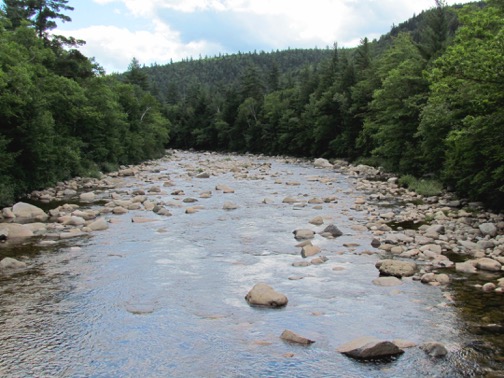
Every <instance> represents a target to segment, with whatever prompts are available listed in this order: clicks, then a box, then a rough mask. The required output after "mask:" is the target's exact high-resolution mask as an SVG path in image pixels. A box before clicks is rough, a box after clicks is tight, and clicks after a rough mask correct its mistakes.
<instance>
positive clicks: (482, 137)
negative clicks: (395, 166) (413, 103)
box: [418, 3, 504, 208]
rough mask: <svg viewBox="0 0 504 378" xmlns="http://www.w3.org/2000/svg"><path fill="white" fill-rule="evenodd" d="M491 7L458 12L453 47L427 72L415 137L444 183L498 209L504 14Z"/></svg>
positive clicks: (502, 174)
mask: <svg viewBox="0 0 504 378" xmlns="http://www.w3.org/2000/svg"><path fill="white" fill-rule="evenodd" d="M491 4H493V3H490V4H489V5H488V6H486V7H484V8H477V7H471V6H469V7H466V8H464V9H463V10H462V11H461V12H460V21H461V23H462V26H461V27H460V29H459V30H458V32H457V34H456V37H455V40H454V42H453V44H452V45H450V46H449V47H448V48H447V50H446V52H445V53H444V54H443V55H442V56H441V57H440V58H439V59H438V60H436V62H435V63H434V66H433V68H432V70H431V71H430V72H429V80H430V81H431V95H430V97H429V101H428V106H427V107H426V108H425V110H424V111H423V113H422V117H421V123H420V126H419V131H418V134H419V136H420V137H421V138H422V139H423V144H422V152H423V156H424V157H425V162H426V163H430V164H436V165H435V167H436V170H437V171H439V172H440V173H441V174H442V177H443V178H444V180H445V182H446V183H448V184H449V185H450V186H452V187H453V188H454V189H455V190H456V191H457V192H459V193H460V194H462V195H466V196H469V197H470V198H473V199H478V200H484V201H486V202H487V203H488V204H490V205H492V206H495V207H498V208H502V207H503V206H504V169H503V167H504V132H503V130H504V110H503V109H504V74H503V72H504V50H503V48H502V46H504V10H503V8H502V7H499V6H492V5H491ZM436 155H437V156H442V158H439V157H438V158H433V157H432V156H436ZM429 156H430V157H429Z"/></svg>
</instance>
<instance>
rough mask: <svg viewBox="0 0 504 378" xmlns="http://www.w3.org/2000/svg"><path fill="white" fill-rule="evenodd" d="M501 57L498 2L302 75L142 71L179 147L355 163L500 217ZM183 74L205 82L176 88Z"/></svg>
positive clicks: (427, 17)
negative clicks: (428, 184) (427, 181)
mask: <svg viewBox="0 0 504 378" xmlns="http://www.w3.org/2000/svg"><path fill="white" fill-rule="evenodd" d="M503 46H504V9H503V6H502V2H500V1H497V0H488V1H486V2H480V3H474V4H470V5H467V6H464V7H461V6H458V7H448V6H446V5H445V3H444V2H443V1H442V0H438V1H436V6H435V7H434V8H433V9H431V10H429V11H426V12H423V13H422V14H420V15H418V16H416V17H414V18H413V19H412V20H409V21H407V22H405V23H404V24H401V25H399V26H397V27H393V28H392V31H391V33H389V34H387V35H386V36H383V37H382V38H380V39H379V40H374V41H369V40H368V39H367V38H364V39H363V40H362V41H361V44H360V45H359V46H358V47H357V48H355V49H341V48H338V47H337V46H336V45H335V46H334V48H333V49H332V50H320V52H321V51H323V52H324V53H325V54H326V56H325V57H322V59H320V60H316V59H315V60H311V61H305V63H307V64H304V65H296V64H293V65H292V66H288V65H287V64H286V63H285V62H283V63H282V69H279V67H280V66H279V65H278V63H277V62H275V57H277V56H278V55H276V53H273V54H270V55H271V56H270V57H269V61H268V63H267V64H263V63H262V62H264V60H261V54H257V53H253V54H249V55H248V57H247V59H246V60H245V61H244V60H243V59H244V57H243V56H230V57H224V58H223V57H219V58H213V59H200V60H198V61H187V62H182V63H177V64H178V65H180V66H179V67H176V70H175V69H174V67H170V66H173V64H172V65H168V66H166V68H165V69H166V71H164V70H163V67H161V66H158V67H154V68H152V67H151V68H148V69H146V70H145V72H146V73H147V75H149V77H150V80H152V81H157V82H163V85H162V88H158V92H157V94H158V95H159V96H160V98H161V99H162V100H163V102H164V103H165V106H166V109H167V114H168V116H169V118H170V120H171V122H172V124H173V126H172V134H171V138H172V139H171V142H172V145H173V146H175V147H181V148H195V149H211V150H231V151H241V152H244V151H249V152H258V153H266V154H289V155H296V156H307V157H313V156H323V157H327V158H336V157H339V158H348V159H350V160H356V159H360V160H361V161H365V162H367V163H370V164H375V165H381V166H382V167H384V168H385V169H387V170H389V171H392V172H395V173H398V174H409V175H414V176H416V177H419V178H420V177H424V176H429V177H435V178H437V179H438V180H440V181H441V182H442V183H443V184H444V185H445V186H446V187H449V188H451V189H453V190H455V191H456V192H458V193H459V194H461V195H463V196H467V197H468V198H471V199H474V200H483V201H485V202H487V203H488V204H489V205H491V206H494V207H500V208H502V207H503V206H504V113H503V112H504V111H503V109H504V76H503V75H504V74H503V73H504V69H503V64H504V49H503ZM297 54H298V55H297V56H300V55H302V54H303V52H302V51H299V52H297ZM307 54H309V53H307ZM266 55H268V54H266ZM288 56H289V54H288V52H286V53H285V55H284V56H283V58H284V59H287V60H288ZM238 58H239V59H238ZM225 60H227V62H225ZM215 67H218V68H215ZM212 70H215V72H216V75H217V79H216V80H215V81H214V82H212V81H211V80H210V79H208V75H211V74H208V72H212ZM183 71H185V72H191V71H192V72H204V73H205V72H207V73H205V75H206V76H204V77H201V76H198V75H197V74H194V75H192V76H188V77H186V79H187V80H186V81H185V83H184V85H181V84H180V77H178V76H177V75H175V74H174V73H175V72H183ZM163 72H164V74H165V76H164V77H163V78H162V79H160V78H161V77H162V76H163ZM226 72H228V73H229V72H233V74H229V75H230V76H231V77H232V80H229V81H227V82H224V81H223V80H222V77H224V76H225V74H226ZM172 74H174V75H172Z"/></svg>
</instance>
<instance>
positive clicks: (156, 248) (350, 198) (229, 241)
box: [0, 152, 502, 377]
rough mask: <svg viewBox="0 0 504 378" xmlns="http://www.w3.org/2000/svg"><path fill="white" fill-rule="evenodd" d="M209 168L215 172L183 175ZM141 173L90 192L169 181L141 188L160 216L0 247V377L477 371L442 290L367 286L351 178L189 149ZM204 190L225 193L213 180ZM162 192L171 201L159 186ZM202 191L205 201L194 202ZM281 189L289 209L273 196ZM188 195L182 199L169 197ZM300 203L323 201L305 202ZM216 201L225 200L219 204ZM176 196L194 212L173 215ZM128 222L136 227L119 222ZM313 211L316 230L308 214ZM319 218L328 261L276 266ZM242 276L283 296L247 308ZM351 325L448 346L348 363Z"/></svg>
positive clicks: (469, 337) (406, 284)
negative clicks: (268, 305) (278, 302)
mask: <svg viewBox="0 0 504 378" xmlns="http://www.w3.org/2000/svg"><path fill="white" fill-rule="evenodd" d="M231 166H232V167H238V168H239V169H234V170H233V169H226V167H231ZM215 167H220V168H224V169H220V170H218V171H217V172H218V173H214V174H212V175H210V177H209V178H196V177H195V176H194V173H195V172H200V171H211V170H212V169H214V170H215ZM155 168H156V169H153V170H152V173H150V174H149V175H144V176H142V178H141V179H138V178H136V177H131V178H125V179H124V181H123V182H122V185H123V187H120V188H115V189H114V190H110V191H108V190H103V191H97V192H96V193H97V195H98V196H100V198H101V199H105V198H108V197H109V196H110V192H111V191H115V192H119V193H123V194H125V193H130V192H132V191H134V190H138V189H144V190H146V191H147V190H148V188H150V187H152V186H153V185H159V186H161V187H163V181H159V178H160V177H161V178H163V179H164V180H165V181H166V178H168V177H169V179H170V181H171V182H173V184H174V187H163V191H162V192H161V193H155V194H151V195H149V196H151V197H152V198H153V199H155V200H156V201H164V202H165V203H167V204H168V205H169V206H170V211H171V213H172V214H173V215H172V216H170V217H165V216H158V215H156V214H154V213H152V212H149V213H146V212H145V211H140V210H138V211H130V212H128V213H127V214H124V215H112V214H107V218H108V219H114V222H113V223H111V225H110V227H109V229H108V230H106V231H101V232H95V233H92V234H90V235H89V236H85V237H81V238H75V239H70V240H62V241H58V242H57V243H56V244H54V245H51V246H39V245H38V244H37V243H36V242H30V243H25V244H23V245H17V246H13V247H8V248H7V247H4V248H2V249H0V254H2V255H8V256H14V257H17V258H22V259H24V260H23V261H26V262H27V263H28V268H27V269H25V270H22V271H19V272H16V273H14V274H3V275H0V303H1V307H0V347H1V350H2V352H1V354H0V375H1V376H2V377H141V376H143V377H189V376H191V377H468V376H482V375H483V369H484V368H485V367H487V366H485V363H484V362H482V361H484V358H482V355H484V354H485V351H483V352H482V353H479V352H478V351H477V350H476V349H478V348H476V349H474V348H471V347H469V346H468V345H479V346H481V345H486V344H484V343H485V342H486V340H482V339H480V338H479V336H478V335H475V334H473V333H471V332H470V330H469V327H468V320H467V318H466V317H464V316H463V313H462V311H461V309H460V308H459V307H457V306H456V305H455V304H453V303H452V302H451V301H450V300H449V299H447V298H449V296H450V292H451V290H453V289H451V288H450V287H448V289H441V288H440V287H433V286H429V285H423V284H421V283H420V282H417V281H413V280H412V279H408V278H404V279H403V284H402V285H401V286H396V287H380V286H376V285H374V284H373V283H372V280H373V279H375V278H376V277H378V270H377V269H376V268H375V266H374V265H375V263H376V261H377V260H379V259H380V258H382V257H383V255H380V254H379V253H378V252H379V251H378V250H377V249H374V248H372V247H371V245H370V243H371V240H372V238H373V235H372V234H371V233H370V232H369V231H367V230H363V229H362V228H359V227H355V226H356V225H357V226H358V225H364V224H365V223H366V212H365V211H357V210H355V209H353V204H354V200H355V198H356V197H357V196H360V195H362V193H359V192H357V191H356V190H355V189H354V178H352V177H349V176H345V175H342V174H339V173H337V172H335V171H333V170H329V169H318V168H315V167H313V164H311V163H309V162H303V161H297V162H295V161H293V160H292V159H288V160H286V159H280V158H268V157H252V156H232V155H218V154H197V153H192V152H177V153H175V154H174V155H172V156H170V157H167V158H165V159H162V160H160V161H158V162H157V163H156V165H155ZM244 172H245V173H244ZM188 173H189V174H188ZM219 184H226V185H228V186H229V187H231V188H232V189H233V190H234V193H223V192H222V191H218V190H216V189H215V188H216V186H217V185H219ZM175 189H177V190H183V192H184V195H173V194H171V193H174V190H175ZM202 192H212V195H211V196H210V197H209V198H201V197H200V194H201V193H202ZM288 196H291V197H296V198H298V199H299V201H298V203H295V204H292V203H290V204H289V203H284V202H283V200H284V199H285V198H286V197H288ZM189 197H191V198H195V199H197V202H194V203H190V204H189V203H184V202H183V199H184V198H189ZM312 198H320V199H326V201H325V202H323V203H322V204H318V205H315V204H311V203H308V202H307V201H308V200H310V199H312ZM226 201H231V202H233V203H234V204H236V205H237V206H238V208H237V209H235V210H224V209H223V204H224V203H225V202H226ZM50 205H51V204H49V205H48V206H50ZM82 206H83V208H86V206H87V207H89V208H92V209H99V208H100V207H101V206H102V204H101V203H99V204H89V205H82ZM189 206H193V207H194V206H202V208H200V209H199V210H198V211H197V212H195V213H193V214H187V213H186V209H187V207H189ZM133 216H141V217H146V218H149V220H152V221H150V222H145V223H133V222H131V218H132V217H133ZM316 216H322V217H323V218H324V225H322V226H314V225H312V224H310V223H309V221H310V220H311V219H312V218H314V217H316ZM331 223H332V224H335V225H337V226H338V228H340V230H341V231H343V233H344V235H343V236H341V237H339V238H335V239H326V238H323V237H322V236H320V235H318V234H317V235H316V237H315V239H314V240H313V244H316V245H318V246H319V247H320V248H321V249H322V252H321V255H324V256H326V257H327V258H328V261H327V262H325V263H324V264H320V265H310V266H308V267H294V266H292V263H294V262H299V261H301V260H303V258H302V257H301V256H300V248H299V247H296V244H297V243H298V241H296V240H295V239H294V237H293V233H292V232H293V231H294V230H295V229H300V228H310V229H313V230H315V231H320V230H321V229H323V228H324V227H325V226H326V225H328V224H331ZM358 230H360V231H358ZM308 260H309V258H308ZM258 282H266V283H268V284H269V285H271V286H272V287H274V288H275V289H276V290H277V291H279V292H282V293H284V294H285V295H286V296H287V297H288V298H289V303H288V305H287V306H286V307H285V308H283V309H264V308H255V307H250V306H249V305H248V304H247V302H246V301H245V300H244V297H245V295H246V294H247V292H248V291H249V290H250V289H251V288H252V286H253V285H255V284H256V283H258ZM500 308H502V307H500ZM284 329H290V330H292V331H294V332H296V333H299V334H301V335H303V336H305V337H308V338H310V339H312V340H315V341H316V342H315V343H314V344H312V345H311V346H308V347H307V346H301V345H293V344H289V343H286V342H284V341H283V340H281V339H280V337H279V336H280V334H281V333H282V331H283V330H284ZM367 335H371V336H375V337H378V338H380V339H386V340H392V339H407V340H411V341H413V342H415V343H417V344H421V343H423V342H426V341H439V342H442V343H443V344H444V345H445V346H446V347H447V349H448V351H449V354H448V356H447V357H445V358H437V359H435V358H431V357H429V356H427V355H426V354H425V353H424V352H423V351H422V350H420V349H419V348H408V349H405V353H404V354H403V355H401V356H400V357H398V358H395V359H390V360H388V361H381V362H378V361H375V362H366V363H364V362H360V361H357V360H353V359H350V358H348V357H346V356H344V355H342V354H340V353H338V352H337V351H336V348H337V347H338V346H339V345H341V344H343V343H346V342H348V341H350V340H352V339H354V338H357V337H360V336H367ZM475 343H476V344H475ZM480 349H481V348H480ZM480 352H481V351H480ZM487 365H488V364H487Z"/></svg>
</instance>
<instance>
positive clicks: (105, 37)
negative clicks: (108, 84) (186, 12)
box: [60, 20, 222, 73]
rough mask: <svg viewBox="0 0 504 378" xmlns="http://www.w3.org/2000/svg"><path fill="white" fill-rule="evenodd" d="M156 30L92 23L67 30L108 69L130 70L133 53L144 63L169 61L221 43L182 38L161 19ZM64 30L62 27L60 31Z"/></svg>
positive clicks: (84, 51)
mask: <svg viewBox="0 0 504 378" xmlns="http://www.w3.org/2000/svg"><path fill="white" fill-rule="evenodd" d="M153 23H154V26H155V27H154V30H153V31H131V30H128V29H127V28H120V27H116V26H90V27H87V28H83V29H77V30H67V31H65V32H64V33H63V34H65V35H71V36H74V37H76V38H81V39H84V40H85V41H86V45H84V46H82V47H81V48H80V50H81V52H82V53H83V54H84V55H86V56H89V57H96V58H97V62H98V63H99V64H101V65H103V67H104V68H105V70H106V71H107V72H108V73H111V72H122V71H124V70H126V68H127V66H128V64H129V62H130V61H131V59H132V58H133V57H135V58H137V59H138V60H139V61H140V63H141V64H147V65H148V64H151V63H155V62H158V63H160V64H164V63H168V62H169V61H170V59H173V60H174V61H178V60H181V59H184V58H187V57H190V56H198V54H206V53H210V52H213V51H216V50H219V49H222V47H220V46H216V45H213V44H210V43H208V42H206V41H191V42H189V43H183V42H181V41H180V35H179V33H178V32H176V31H173V30H171V29H170V28H169V26H167V25H166V24H163V23H162V22H160V21H159V20H154V21H153ZM60 34H62V33H61V31H60Z"/></svg>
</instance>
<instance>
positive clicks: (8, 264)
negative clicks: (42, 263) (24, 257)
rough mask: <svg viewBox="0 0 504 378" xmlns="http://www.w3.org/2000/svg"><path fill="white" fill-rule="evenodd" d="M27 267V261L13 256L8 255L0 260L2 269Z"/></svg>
mask: <svg viewBox="0 0 504 378" xmlns="http://www.w3.org/2000/svg"><path fill="white" fill-rule="evenodd" d="M21 268H26V263H24V262H22V261H18V260H16V259H13V258H12V257H6V258H4V259H2V261H0V269H21Z"/></svg>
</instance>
